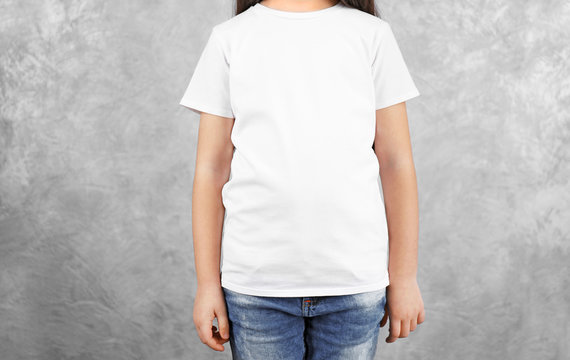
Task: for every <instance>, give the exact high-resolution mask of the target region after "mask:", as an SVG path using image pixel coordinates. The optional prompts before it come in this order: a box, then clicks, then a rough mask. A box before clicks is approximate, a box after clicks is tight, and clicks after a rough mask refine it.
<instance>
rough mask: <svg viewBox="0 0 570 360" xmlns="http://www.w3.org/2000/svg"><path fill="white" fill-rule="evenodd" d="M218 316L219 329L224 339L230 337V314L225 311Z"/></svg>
mask: <svg viewBox="0 0 570 360" xmlns="http://www.w3.org/2000/svg"><path fill="white" fill-rule="evenodd" d="M217 318H218V331H219V332H220V336H221V337H222V338H224V339H229V337H230V324H229V320H228V315H227V314H226V312H225V311H223V312H222V313H221V314H218V315H217Z"/></svg>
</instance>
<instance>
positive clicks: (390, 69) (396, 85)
mask: <svg viewBox="0 0 570 360" xmlns="http://www.w3.org/2000/svg"><path fill="white" fill-rule="evenodd" d="M380 28H381V29H380V37H379V39H378V40H377V42H376V44H377V45H376V48H375V49H374V60H373V62H372V76H373V81H374V90H375V105H376V110H378V109H382V108H385V107H388V106H391V105H395V104H398V103H401V102H404V101H406V100H409V99H412V98H414V97H416V96H419V95H420V92H419V91H418V89H417V88H416V85H415V84H414V81H413V79H412V77H411V75H410V72H409V71H408V68H407V66H406V63H405V61H404V58H403V56H402V53H401V51H400V48H399V46H398V43H397V41H396V39H395V37H394V34H393V32H392V28H391V26H390V24H388V23H387V22H386V21H383V20H382V22H381V24H380Z"/></svg>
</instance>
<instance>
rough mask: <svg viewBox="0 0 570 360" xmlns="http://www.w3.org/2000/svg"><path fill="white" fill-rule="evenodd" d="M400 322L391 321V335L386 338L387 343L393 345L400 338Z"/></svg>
mask: <svg viewBox="0 0 570 360" xmlns="http://www.w3.org/2000/svg"><path fill="white" fill-rule="evenodd" d="M400 325H401V321H400V320H394V319H392V318H391V319H390V335H389V336H388V337H387V338H386V342H387V343H393V342H394V341H396V339H397V338H398V337H399V336H400Z"/></svg>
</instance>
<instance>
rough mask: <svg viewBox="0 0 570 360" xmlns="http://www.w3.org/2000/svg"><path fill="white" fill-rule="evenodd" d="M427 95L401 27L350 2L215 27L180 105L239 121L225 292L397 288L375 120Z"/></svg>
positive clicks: (243, 16)
mask: <svg viewBox="0 0 570 360" xmlns="http://www.w3.org/2000/svg"><path fill="white" fill-rule="evenodd" d="M418 95H419V92H418V90H417V88H416V86H415V84H414V82H413V80H412V78H411V76H410V73H409V72H408V69H407V67H406V64H405V62H404V59H403V57H402V54H401V52H400V49H399V47H398V45H397V42H396V40H395V38H394V35H393V33H392V30H391V27H390V25H389V24H388V23H387V22H386V21H384V20H382V19H380V18H378V17H375V16H373V15H370V14H368V13H365V12H363V11H360V10H357V9H354V8H350V7H347V6H345V5H343V4H341V3H340V2H339V3H337V5H335V6H332V7H328V8H325V9H321V10H316V11H309V12H289V11H283V10H277V9H274V8H270V7H267V6H265V5H262V4H259V3H257V4H256V5H254V6H252V7H250V8H248V9H247V10H246V11H244V12H242V13H240V14H238V15H237V16H234V17H232V18H230V19H229V20H226V21H224V22H222V23H219V24H217V25H215V26H214V27H213V29H212V31H211V34H210V36H209V39H208V41H207V43H206V45H205V48H204V49H203V52H202V54H201V56H200V58H199V60H198V63H197V65H196V67H195V70H194V72H193V74H192V77H191V80H190V83H189V85H188V87H187V89H186V91H185V93H184V95H183V97H182V99H181V101H180V104H181V105H183V106H185V107H187V108H190V109H191V110H193V111H195V112H206V113H210V114H214V115H219V116H223V117H228V118H234V119H235V120H233V121H234V126H233V129H232V133H231V140H232V142H233V144H234V146H235V150H234V154H233V158H232V162H231V172H230V178H229V180H228V182H227V183H226V184H224V186H223V188H222V199H223V205H224V207H225V210H226V211H225V217H224V224H223V230H222V248H221V252H222V253H221V264H220V265H221V266H220V271H221V285H222V287H225V288H228V289H230V290H234V291H236V292H240V293H244V294H250V295H257V296H282V297H292V296H325V295H347V294H354V293H359V292H365V291H373V290H380V289H382V288H384V287H386V286H387V285H388V284H389V278H388V268H387V262H388V261H387V260H388V231H387V224H386V215H385V208H384V203H383V196H382V193H381V192H382V188H381V182H380V173H379V163H378V159H377V157H376V155H375V153H374V150H373V149H372V144H373V142H374V137H375V131H376V112H375V111H376V109H380V108H385V107H388V106H390V105H394V104H397V103H400V102H403V101H406V100H409V99H411V98H413V97H416V96H418ZM228 121H232V120H231V119H228Z"/></svg>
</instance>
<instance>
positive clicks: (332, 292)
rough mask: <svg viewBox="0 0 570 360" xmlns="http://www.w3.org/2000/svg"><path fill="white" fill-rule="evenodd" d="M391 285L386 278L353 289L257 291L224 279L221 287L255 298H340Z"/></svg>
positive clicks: (352, 287)
mask: <svg viewBox="0 0 570 360" xmlns="http://www.w3.org/2000/svg"><path fill="white" fill-rule="evenodd" d="M388 285H390V280H389V278H387V277H386V278H384V279H383V280H382V281H379V282H375V283H372V284H366V285H359V286H351V287H335V288H323V289H309V288H306V289H302V288H294V289H281V290H278V289H255V288H250V287H247V286H242V285H238V284H233V283H231V282H228V281H226V280H224V279H223V278H222V284H221V286H222V287H224V288H227V289H229V290H232V291H235V292H238V293H241V294H246V295H254V296H271V297H301V296H303V297H308V296H338V295H351V294H357V293H361V292H367V291H376V290H382V289H383V288H385V287H386V286H388Z"/></svg>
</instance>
